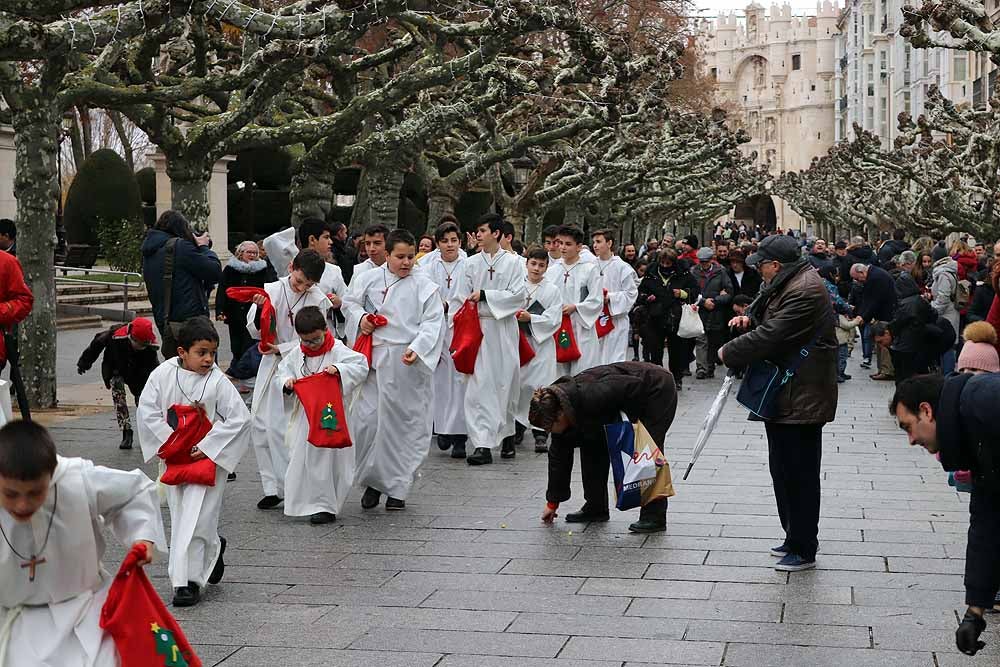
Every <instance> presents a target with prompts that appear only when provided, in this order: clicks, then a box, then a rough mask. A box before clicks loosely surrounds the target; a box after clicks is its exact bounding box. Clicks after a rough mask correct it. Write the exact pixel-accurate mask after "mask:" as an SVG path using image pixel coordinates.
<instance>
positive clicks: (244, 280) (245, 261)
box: [215, 241, 278, 363]
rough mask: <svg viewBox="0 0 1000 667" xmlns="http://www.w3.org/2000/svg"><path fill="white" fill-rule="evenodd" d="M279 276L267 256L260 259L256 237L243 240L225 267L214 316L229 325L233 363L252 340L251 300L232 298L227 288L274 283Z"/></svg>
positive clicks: (217, 294)
mask: <svg viewBox="0 0 1000 667" xmlns="http://www.w3.org/2000/svg"><path fill="white" fill-rule="evenodd" d="M277 279H278V277H277V276H276V275H275V273H274V269H273V268H271V265H270V264H268V263H267V260H263V259H260V249H259V248H258V247H257V244H256V243H254V242H253V241H244V242H243V243H241V244H239V245H238V246H236V252H235V253H234V254H233V256H232V257H231V258H229V263H228V264H226V268H224V269H223V270H222V282H220V283H219V290H218V292H216V294H215V319H217V320H219V321H220V322H225V323H226V324H227V325H228V326H229V344H230V346H231V347H232V349H233V363H236V362H237V361H239V359H240V357H242V356H243V353H244V352H246V351H247V348H248V347H250V346H251V345H252V344H253V339H252V338H251V337H250V332H249V331H247V312H248V311H249V310H250V304H249V303H241V302H239V301H233V300H232V299H230V298H229V297H227V296H226V290H227V289H228V288H230V287H264V283H272V282H274V281H275V280H277Z"/></svg>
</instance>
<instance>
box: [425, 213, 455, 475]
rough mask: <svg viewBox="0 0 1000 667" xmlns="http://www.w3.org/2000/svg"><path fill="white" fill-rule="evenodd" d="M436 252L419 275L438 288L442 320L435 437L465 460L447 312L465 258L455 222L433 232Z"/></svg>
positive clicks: (435, 382)
mask: <svg viewBox="0 0 1000 667" xmlns="http://www.w3.org/2000/svg"><path fill="white" fill-rule="evenodd" d="M434 242H435V243H436V244H437V249H436V250H434V251H432V252H430V253H428V254H427V255H425V256H424V257H423V258H422V259H421V261H420V265H419V267H418V268H417V269H416V271H417V272H418V273H420V274H421V275H423V276H426V277H427V278H428V279H429V280H430V281H432V282H433V283H435V284H436V285H437V286H438V296H440V298H441V301H442V304H443V305H442V308H443V309H444V318H443V319H442V320H441V335H442V342H441V358H440V359H439V360H438V365H437V368H435V369H434V406H433V410H434V433H436V434H437V444H438V448H439V449H441V450H442V451H447V450H448V449H451V457H452V458H455V459H464V458H465V443H466V440H468V435H467V431H466V428H465V377H464V376H463V375H462V374H461V373H459V372H458V371H457V370H455V363H454V362H453V361H452V359H451V352H450V351H449V348H450V347H451V332H452V329H451V327H450V326H449V325H448V323H449V321H450V319H449V317H448V313H449V309H450V308H451V306H452V304H454V303H458V302H459V298H460V297H459V289H460V288H459V283H461V277H462V273H463V271H464V262H465V258H466V257H465V256H463V255H464V253H463V252H462V250H461V245H462V235H461V230H460V229H459V227H458V225H457V224H455V223H454V222H444V223H442V224H440V225H438V228H437V229H436V230H434Z"/></svg>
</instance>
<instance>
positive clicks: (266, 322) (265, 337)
mask: <svg viewBox="0 0 1000 667" xmlns="http://www.w3.org/2000/svg"><path fill="white" fill-rule="evenodd" d="M226 296H228V297H229V298H230V299H232V300H233V301H239V302H240V303H251V302H252V301H253V298H254V297H255V296H263V297H264V305H262V306H257V308H258V310H259V311H260V343H259V344H258V345H257V349H259V350H260V351H261V352H263V351H264V350H265V348H266V346H268V345H274V344H275V343H276V342H277V340H278V322H277V319H276V318H275V316H274V306H273V305H272V304H271V297H269V296H268V295H267V292H265V291H264V290H263V289H262V288H260V287H230V288H229V289H227V290H226Z"/></svg>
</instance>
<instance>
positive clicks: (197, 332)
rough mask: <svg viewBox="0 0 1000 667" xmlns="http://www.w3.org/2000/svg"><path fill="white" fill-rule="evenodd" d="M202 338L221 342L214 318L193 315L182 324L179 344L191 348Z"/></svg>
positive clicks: (184, 347)
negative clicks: (213, 321) (213, 322)
mask: <svg viewBox="0 0 1000 667" xmlns="http://www.w3.org/2000/svg"><path fill="white" fill-rule="evenodd" d="M200 340H208V341H212V342H213V343H218V342H219V332H218V331H216V330H215V325H214V324H212V320H210V319H208V318H207V317H204V316H201V315H199V316H198V317H192V318H191V319H190V320H187V321H186V322H184V324H182V325H181V330H180V331H179V332H178V333H177V346H178V347H180V348H182V349H185V350H190V349H191V346H193V345H194V344H195V343H197V342H198V341H200Z"/></svg>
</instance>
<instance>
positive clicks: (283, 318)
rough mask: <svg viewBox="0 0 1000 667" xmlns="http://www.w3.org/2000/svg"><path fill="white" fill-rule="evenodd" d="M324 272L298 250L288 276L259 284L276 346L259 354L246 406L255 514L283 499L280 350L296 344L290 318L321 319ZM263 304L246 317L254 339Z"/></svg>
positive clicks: (284, 409) (285, 406) (319, 261)
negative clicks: (256, 489) (255, 475)
mask: <svg viewBox="0 0 1000 667" xmlns="http://www.w3.org/2000/svg"><path fill="white" fill-rule="evenodd" d="M325 267H326V262H324V261H323V258H322V257H321V256H320V255H319V253H317V252H316V251H315V250H300V251H299V254H297V255H296V256H295V259H294V260H292V271H291V273H290V274H288V276H286V277H284V278H281V279H280V280H278V281H276V282H273V283H268V284H266V285H264V291H265V292H267V295H268V298H269V299H270V301H271V305H272V306H273V307H274V321H275V329H276V341H275V344H274V345H273V346H272V347H269V348H268V349H266V350H262V352H263V353H264V357H263V359H261V362H260V368H258V369H257V381H256V382H255V383H254V388H253V402H252V403H251V406H252V413H251V427H250V443H251V445H253V450H254V455H255V456H256V458H257V468H258V470H260V481H261V485H262V486H263V487H264V497H263V498H261V499H260V501H259V502H258V503H257V507H258V509H262V510H267V509H274V508H275V507H277V506H278V505H279V504H281V501H282V499H283V498H284V497H285V471H286V469H287V468H288V448H287V447H285V431H287V430H288V410H290V409H291V400H290V399H287V397H284V396H283V394H282V391H281V389H282V385H281V383H280V382H279V381H278V377H277V375H278V364H279V363H281V346H282V345H284V344H286V343H292V342H296V341H298V336H296V335H295V326H294V318H295V315H296V314H297V313H298V312H299V311H300V310H302V309H303V308H305V307H307V306H318V307H319V309H320V310H322V311H323V313H324V314H326V313H327V311H328V310H329V309H330V308H331V307H332V304H331V303H330V300H329V299H328V298H327V297H326V295H325V294H324V293H323V290H322V289H320V288H319V287H317V286H316V285H317V283H318V282H319V281H320V279H321V278H322V277H323V271H324V270H325ZM263 303H264V298H263V297H256V298H255V299H254V305H252V306H251V307H250V311H249V312H248V313H247V330H248V331H249V332H250V336H251V337H253V338H254V339H256V340H260V338H261V332H260V329H259V326H260V322H259V316H258V314H257V313H258V309H259V308H260V306H261V305H263Z"/></svg>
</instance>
